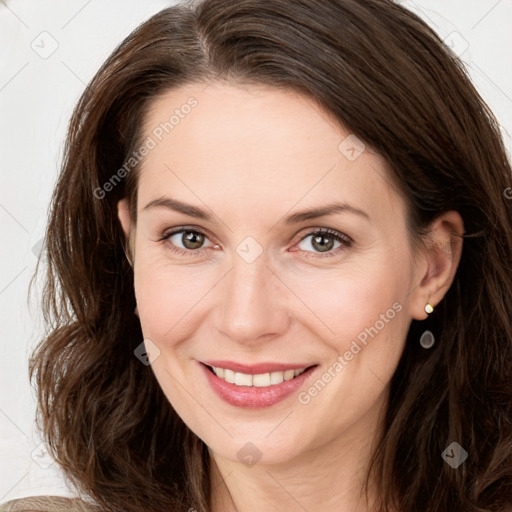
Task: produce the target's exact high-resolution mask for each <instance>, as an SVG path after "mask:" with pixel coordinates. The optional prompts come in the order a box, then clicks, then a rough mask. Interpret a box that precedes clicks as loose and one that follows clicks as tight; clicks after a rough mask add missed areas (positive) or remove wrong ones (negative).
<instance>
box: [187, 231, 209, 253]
mask: <svg viewBox="0 0 512 512" xmlns="http://www.w3.org/2000/svg"><path fill="white" fill-rule="evenodd" d="M181 241H182V242H183V245H184V246H185V247H186V248H187V249H199V247H201V245H203V241H204V240H203V235H201V233H194V232H193V231H188V232H185V233H183V236H182V239H181Z"/></svg>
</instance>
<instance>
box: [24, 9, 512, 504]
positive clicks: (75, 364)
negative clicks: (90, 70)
mask: <svg viewBox="0 0 512 512" xmlns="http://www.w3.org/2000/svg"><path fill="white" fill-rule="evenodd" d="M511 186H512V178H511V169H510V165H509V163H508V162H507V158H506V155H505V151H504V148H503V144H502V142H501V139H500V137H499V132H498V128H497V124H496V121H495V120H494V118H493V116H492V114H491V112H490V111H489V109H488V108H487V107H486V105H485V104H484V102H483V101H482V100H481V98H480V97H479V96H478V94H477V93H476V91H475V89H474V88H473V86H472V85H471V83H470V82H469V80H468V78H467V77H466V75H465V74H464V71H463V70H462V68H461V66H460V64H459V62H458V61H457V60H456V58H455V57H454V56H453V55H452V54H450V53H449V51H448V50H446V48H445V47H444V46H443V44H442V43H441V41H440V40H439V39H438V37H437V36H436V35H435V34H434V33H433V32H432V30H430V29H429V28H428V27H427V26H426V25H425V24H424V23H423V22H422V21H421V20H419V19H418V18H417V17H416V16H414V15H413V14H411V13H410V12H408V11H407V10H405V9H404V8H402V7H400V6H399V5H396V4H395V3H393V2H391V1H389V0H371V1H367V2H354V1H349V0H332V1H320V0H299V1H296V2H283V1H279V0H258V1H255V0H240V1H238V2H224V1H221V0H205V1H203V2H200V3H198V4H197V5H196V6H185V5H182V6H179V7H173V8H169V9H166V10H164V11H162V12H160V13H159V14H157V15H156V16H154V17H153V18H151V19H150V20H149V21H147V22H146V23H145V24H143V25H142V26H141V27H139V28H138V29H137V30H135V31H134V32H133V33H132V34H131V35H130V36H129V37H128V38H127V39H126V40H125V41H124V42H123V43H122V44H121V45H120V46H119V47H118V48H117V49H116V50H115V51H114V53H113V54H112V55H111V57H110V58H109V59H108V60H107V62H106V63H105V64H104V65H103V67H102V68H101V69H100V71H99V72H98V73H97V75H96V76H95V78H94V79H93V81H92V82H91V84H90V85H89V86H88V88H87V89H86V91H85V92H84V94H83V96H82V98H81V99H80V102H79V104H78V106H77V108H76V110H75V112H74V115H73V118H72V121H71V125H70V130H69V137H68V140H67V146H66V158H65V161H64V165H63V170H62V173H61V176H60V179H59V181H58V184H57V187H56V189H55V193H54V197H53V202H52V213H51V218H50V223H49V227H48V233H47V246H48V262H49V268H48V275H47V286H46V290H45V303H44V306H45V312H46V315H47V319H48V321H49V325H50V332H49V333H48V336H47V337H46V339H45V340H44V341H43V342H42V343H41V345H40V346H39V347H38V349H37V351H36V352H35V353H34V355H33V359H32V361H31V375H32V378H33V379H34V380H35V383H36V384H37V387H38V390H39V408H40V409H39V413H40V421H41V427H42V429H43V433H44V434H45V436H46V439H47V441H48V443H49V447H50V449H51V450H52V453H53V455H54V457H55V458H56V460H57V461H58V462H59V463H60V465H61V466H62V467H63V468H64V469H65V471H66V473H67V475H68V476H69V478H70V479H71V480H72V481H73V482H74V483H75V484H76V485H77V486H78V488H79V489H81V490H82V491H83V493H84V495H85V496H89V497H90V498H92V500H93V501H94V502H95V504H96V505H97V506H98V508H99V509H100V510H115V511H146V510H159V511H160V510H162V511H164V510H169V511H192V510H196V511H201V512H206V511H212V512H220V511H226V512H232V511H240V512H246V511H252V510H268V511H273V510H287V511H293V510H308V511H309V512H313V511H316V510H323V511H325V510H329V511H330V510H351V511H357V512H363V511H364V512H367V511H386V512H391V511H393V512H412V511H415V512H418V511H427V510H428V511H446V512H448V511H459V510H460V511H462V510H464V511H475V512H476V511H491V510H492V511H494V510H512V490H511V489H512V486H511V483H512V482H511V481H512V453H511V442H512V410H511V409H512V405H511V404H512V388H511V381H512V378H511V377H512V363H511V361H512V357H511V356H512V354H511V341H512V327H511V325H512V321H511V320H512V318H511V314H510V309H509V304H510V303H511V301H512V281H511V277H512V272H511V263H510V262H511V261H512V238H511V236H510V233H511V230H512V210H511V205H510V201H508V199H507V191H510V190H512V188H510V187H511ZM52 322H53V323H52ZM79 503H80V506H82V507H89V508H91V510H95V508H94V504H90V505H87V504H86V502H85V501H83V502H82V501H80V502H79ZM17 506H23V504H19V503H18V505H17ZM70 506H71V505H70ZM73 506H74V505H73ZM22 510H23V508H22Z"/></svg>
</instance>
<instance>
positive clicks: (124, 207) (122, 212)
mask: <svg viewBox="0 0 512 512" xmlns="http://www.w3.org/2000/svg"><path fill="white" fill-rule="evenodd" d="M117 217H118V218H119V222H120V223H121V227H122V228H123V231H124V234H125V236H126V240H127V245H128V250H129V252H130V253H129V257H128V255H127V257H128V261H129V262H130V264H131V261H133V258H134V253H135V243H134V242H135V232H134V229H133V225H132V219H131V217H130V208H129V204H128V199H121V200H120V201H118V203H117Z"/></svg>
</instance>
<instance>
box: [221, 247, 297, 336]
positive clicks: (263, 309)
mask: <svg viewBox="0 0 512 512" xmlns="http://www.w3.org/2000/svg"><path fill="white" fill-rule="evenodd" d="M219 285H221V288H220V294H219V295H220V296H219V302H218V304H217V312H216V313H217V314H216V317H215V318H216V320H215V327H216V329H217V330H218V331H219V332H221V333H222V334H224V335H225V336H227V337H229V338H230V339H231V340H233V341H236V342H238V343H243V344H255V343H260V342H262V341H265V340H269V339H271V338H270V337H271V336H273V337H276V336H279V335H281V334H283V333H284V332H286V329H287V328H288V326H289V322H290V317H289V312H288V311H287V308H286V307H285V304H284V299H285V295H286V294H285V290H284V289H283V287H282V283H281V282H280V280H279V279H278V278H277V277H276V276H275V275H274V271H273V270H272V269H271V268H270V267H269V266H268V263H267V260H266V258H265V255H264V254H262V255H261V256H260V257H259V258H258V259H257V260H256V261H254V262H252V263H247V262H246V261H244V260H243V259H242V258H240V257H238V255H236V254H235V256H234V262H233V268H232V269H231V271H230V272H229V273H228V274H227V276H226V277H225V279H223V280H222V283H219Z"/></svg>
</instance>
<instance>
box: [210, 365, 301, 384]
mask: <svg viewBox="0 0 512 512" xmlns="http://www.w3.org/2000/svg"><path fill="white" fill-rule="evenodd" d="M211 368H212V370H213V372H214V373H215V375H217V377H220V378H221V379H223V380H225V381H226V382H229V383H231V384H236V385H237V386H254V387H257V388H262V387H266V386H273V385H275V384H281V383H282V382H284V381H285V380H291V379H293V378H294V377H297V376H299V375H300V374H301V373H304V372H305V371H306V368H302V369H300V370H286V371H285V372H272V373H261V374H259V375H248V374H246V373H238V372H234V371H233V370H228V369H227V368H218V367H216V366H212V367H211Z"/></svg>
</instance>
